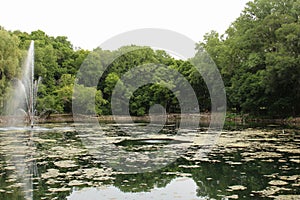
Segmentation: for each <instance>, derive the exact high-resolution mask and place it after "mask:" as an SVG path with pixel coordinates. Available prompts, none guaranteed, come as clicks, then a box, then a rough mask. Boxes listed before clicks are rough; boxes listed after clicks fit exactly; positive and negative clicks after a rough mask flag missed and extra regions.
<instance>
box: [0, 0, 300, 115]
mask: <svg viewBox="0 0 300 200" xmlns="http://www.w3.org/2000/svg"><path fill="white" fill-rule="evenodd" d="M299 16H300V2H299V1H298V0H283V1H278V0H254V1H250V2H249V3H248V4H247V6H246V7H245V8H244V10H243V11H242V13H241V15H240V17H238V18H237V19H236V20H235V21H234V22H233V23H232V24H231V25H230V27H228V29H227V30H226V32H225V33H217V32H216V31H211V32H208V33H207V34H206V35H205V36H204V37H203V41H201V42H199V43H198V44H196V45H195V47H196V50H197V54H196V56H195V58H191V59H190V60H180V59H175V58H173V57H172V56H170V55H169V54H167V53H166V52H165V51H163V50H154V49H151V48H150V47H137V46H134V45H132V46H124V47H121V48H120V49H118V50H115V51H107V50H102V49H100V48H96V49H94V50H93V51H89V50H83V49H75V48H74V47H73V46H72V44H71V42H70V41H69V40H68V38H67V37H65V36H58V37H52V36H48V35H47V34H46V33H45V32H43V31H41V30H37V31H33V32H31V33H26V32H21V31H7V30H5V29H4V28H2V27H0V108H1V110H0V111H1V112H3V106H4V100H5V98H6V96H7V94H8V92H9V91H10V90H11V82H12V81H13V79H15V78H18V77H19V76H20V71H21V66H22V62H23V59H24V56H25V54H26V50H27V48H28V46H29V44H30V41H31V40H34V41H35V78H36V79H37V78H38V77H42V84H41V85H40V86H39V93H38V103H37V110H38V112H39V113H41V112H43V111H45V110H54V111H56V112H58V113H71V112H72V95H73V88H74V84H75V82H76V83H77V84H79V85H80V86H79V87H78V88H79V89H80V91H82V92H83V93H82V94H83V96H82V97H81V98H82V103H83V104H84V106H85V107H84V108H82V109H85V110H86V112H87V113H89V112H91V111H92V110H96V112H97V114H111V96H112V93H113V90H114V88H115V86H116V84H117V83H120V84H122V77H123V75H124V74H126V72H128V71H130V70H131V69H133V68H135V67H137V66H149V68H148V69H149V70H150V69H151V67H153V65H154V66H157V67H159V66H166V67H167V68H169V69H174V70H177V71H178V72H179V73H180V74H182V75H183V77H184V78H185V79H186V80H188V82H189V83H190V84H191V86H192V88H193V90H194V91H195V94H196V96H197V99H198V101H199V105H200V106H199V107H200V109H201V111H209V110H210V109H211V108H210V106H211V105H210V104H211V100H210V94H209V92H208V88H207V85H206V83H205V81H204V80H203V78H202V77H201V74H200V73H199V72H198V71H197V70H196V69H195V67H194V66H193V64H195V63H198V64H199V63H200V64H201V65H202V66H204V68H205V69H206V72H205V73H207V74H208V75H209V73H210V69H211V66H210V64H209V63H207V62H206V58H205V56H199V55H202V53H203V52H204V51H205V52H207V53H208V54H209V56H210V57H211V58H212V60H213V61H214V62H215V63H216V65H217V67H218V69H219V71H220V73H221V75H222V78H223V81H224V84H225V87H226V93H227V102H228V108H229V110H232V111H235V112H239V113H250V114H253V115H269V116H275V117H288V116H298V115H299V114H300V104H299V102H300V56H299V53H300V22H299ZM87 58H88V59H87ZM115 58H116V59H115ZM113 59H114V60H113ZM81 68H84V69H85V70H81V71H78V70H79V69H81ZM167 68H166V69H167ZM145 69H147V67H146V68H145ZM153 73H154V74H153V75H154V76H156V77H157V80H156V82H154V83H151V84H146V85H144V86H142V87H140V88H138V89H137V90H136V91H135V92H134V93H132V94H130V92H129V89H130V88H126V87H125V88H124V91H123V92H124V94H120V95H129V94H130V95H131V97H130V113H131V114H133V115H145V114H147V113H148V111H149V108H150V107H151V106H152V105H154V104H161V105H162V106H163V107H165V108H166V110H167V112H169V113H176V112H180V103H179V102H178V99H177V98H176V94H174V93H173V92H172V91H171V90H170V88H171V89H172V88H175V87H176V85H177V84H180V83H178V81H177V82H176V80H175V79H174V77H168V76H170V74H169V73H168V70H164V69H163V68H159V70H157V71H155V72H153ZM100 74H101V76H99V75H100ZM162 77H168V78H169V80H168V81H163V80H164V79H163V78H162ZM137 78H143V77H137ZM210 81H211V83H213V77H211V80H210ZM161 83H163V84H161ZM165 86H168V87H165ZM91 93H96V95H95V101H90V96H91V95H90V94H91ZM187 98H188V96H187ZM91 102H94V103H95V105H91ZM120 103H122V102H121V101H120ZM94 108H95V109H94Z"/></svg>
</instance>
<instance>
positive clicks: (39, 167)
mask: <svg viewBox="0 0 300 200" xmlns="http://www.w3.org/2000/svg"><path fill="white" fill-rule="evenodd" d="M51 126H52V125H51V124H49V125H44V126H43V127H44V128H40V129H36V130H34V131H28V130H22V129H16V128H14V129H9V128H5V129H4V128H3V129H0V173H1V177H0V199H53V198H57V199H93V198H94V199H96V198H98V199H99V198H101V199H110V198H116V199H126V198H127V199H176V198H177V199H212V198H214V199H222V198H223V199H226V198H241V199H249V198H253V199H260V198H261V199H265V198H275V197H278V196H279V195H294V197H295V198H296V199H297V198H298V197H299V195H300V189H299V188H300V187H299V186H300V174H299V171H300V170H299V168H300V166H299V163H300V150H299V149H300V148H299V147H300V140H299V130H298V129H295V128H287V127H285V131H284V134H283V131H282V127H273V126H272V127H270V128H269V129H265V128H264V129H253V128H251V129H245V130H242V129H241V127H239V130H231V131H225V132H223V133H222V134H221V137H220V138H219V141H218V143H217V144H216V145H215V146H214V148H213V149H212V150H211V151H210V152H206V153H205V154H203V152H205V150H206V148H205V145H203V144H201V141H203V140H202V139H201V137H202V136H204V135H205V132H204V131H203V132H202V130H199V131H197V132H195V131H191V132H189V131H186V134H187V138H191V137H194V136H195V135H197V138H196V140H195V141H196V142H195V141H194V143H193V144H192V145H190V144H189V146H184V149H185V151H184V154H181V155H180V156H179V157H177V158H176V159H174V161H173V162H170V163H167V164H166V165H164V166H163V167H162V168H159V169H156V170H152V171H146V172H142V173H132V172H131V173H129V172H124V171H118V170H116V168H114V167H113V166H112V165H111V163H109V162H108V160H107V159H103V156H105V155H103V154H102V155H100V154H99V152H101V151H102V150H103V149H102V148H103V147H101V148H100V147H99V144H102V143H101V141H102V139H103V138H105V139H106V141H109V142H110V143H109V145H108V146H110V148H115V150H116V149H117V148H122V150H123V151H129V152H131V153H135V152H138V151H139V152H141V151H140V150H141V148H143V149H142V150H143V151H142V152H151V151H156V150H157V149H158V148H161V146H162V145H169V147H171V146H172V145H173V144H172V145H170V144H168V142H167V143H162V144H161V143H157V144H149V143H146V144H143V145H134V144H131V143H128V144H129V145H128V146H126V145H125V143H124V144H123V145H121V146H117V145H116V147H114V146H113V144H115V143H116V142H117V141H119V142H120V141H124V140H123V139H136V138H137V137H136V136H137V135H140V134H141V133H140V132H134V131H133V135H132V136H129V135H124V134H122V133H120V131H119V130H118V128H117V127H116V126H115V125H112V124H103V125H102V126H101V130H95V129H94V128H93V127H86V128H85V131H86V132H85V134H84V137H86V138H88V139H89V141H91V142H90V143H86V142H85V141H83V140H82V138H83V135H82V132H77V131H76V130H75V129H74V128H73V125H72V124H61V125H60V126H59V125H58V124H55V127H51ZM124 126H125V125H124ZM127 126H128V128H129V127H130V126H132V124H131V125H127ZM175 131H176V127H175V128H174V126H166V127H165V129H164V130H163V131H162V132H161V133H160V134H161V135H160V136H163V137H164V138H166V137H174V136H176V132H175ZM99 135H101V137H100V136H99ZM143 137H146V135H144V136H143ZM147 137H149V135H147ZM151 137H152V136H151ZM156 137H157V136H156ZM180 137H182V136H180ZM149 138H150V137H149ZM126 144H127V143H126ZM184 144H185V143H184ZM106 147H107V146H106ZM177 147H178V146H177ZM177 147H176V146H175V147H174V148H177ZM99 148H100V149H101V151H99ZM93 149H94V150H96V152H98V153H97V154H96V153H95V152H93V151H92V150H93ZM108 150H109V149H108ZM117 152H118V151H115V153H116V154H117ZM102 153H103V152H102ZM200 154H201V156H200V157H199V155H200ZM110 155H112V154H110ZM116 158H119V157H116ZM112 159H113V158H112ZM284 198H288V196H284Z"/></svg>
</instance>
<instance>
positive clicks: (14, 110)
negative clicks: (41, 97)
mask: <svg viewBox="0 0 300 200" xmlns="http://www.w3.org/2000/svg"><path fill="white" fill-rule="evenodd" d="M39 82H40V78H39V79H38V80H34V41H31V43H30V46H29V49H28V52H27V57H26V60H25V62H24V65H23V68H22V77H21V79H14V80H13V91H12V93H11V95H10V98H9V101H8V103H7V110H6V112H7V115H8V116H9V118H10V119H13V120H10V124H13V125H15V124H16V123H20V121H22V122H23V121H24V117H25V121H26V122H27V124H29V125H30V126H31V127H33V125H34V119H35V106H36V96H37V90H38V84H39Z"/></svg>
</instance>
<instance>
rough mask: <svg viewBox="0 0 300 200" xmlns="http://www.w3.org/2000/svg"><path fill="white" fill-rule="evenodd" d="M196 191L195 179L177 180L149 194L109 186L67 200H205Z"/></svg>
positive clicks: (78, 194) (77, 193) (84, 192)
mask: <svg viewBox="0 0 300 200" xmlns="http://www.w3.org/2000/svg"><path fill="white" fill-rule="evenodd" d="M123 183H124V182H123ZM141 186H143V185H140V186H139V187H141ZM144 186H145V185H144ZM196 190H197V185H196V183H195V182H194V181H193V179H191V178H175V179H173V180H172V181H171V182H170V183H168V184H167V185H165V186H164V187H155V188H153V189H149V191H147V192H130V191H126V190H122V188H118V187H116V186H108V187H104V188H97V189H96V188H86V189H83V190H81V191H73V193H72V194H71V195H70V196H69V197H68V198H67V199H68V200H75V199H78V200H80V199H82V200H83V199H89V200H93V199H141V200H147V199H157V200H160V199H189V200H199V199H203V198H200V197H197V192H196Z"/></svg>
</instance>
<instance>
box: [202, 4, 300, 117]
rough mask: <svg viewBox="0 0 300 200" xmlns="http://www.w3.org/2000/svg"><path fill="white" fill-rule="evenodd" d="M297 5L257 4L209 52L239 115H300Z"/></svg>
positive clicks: (207, 42)
mask: <svg viewBox="0 0 300 200" xmlns="http://www.w3.org/2000/svg"><path fill="white" fill-rule="evenodd" d="M299 14H300V9H299V1H296V0H284V1H277V0H255V1H253V2H249V3H248V4H247V7H246V8H245V9H244V11H243V13H242V14H241V16H240V17H239V18H238V19H237V20H236V21H235V22H233V23H232V25H231V26H230V27H229V28H228V29H227V31H226V33H225V34H224V35H223V36H219V35H218V34H217V33H216V32H212V33H210V34H207V35H206V36H205V38H204V42H203V43H200V44H199V46H200V47H203V48H205V49H206V50H207V51H208V52H209V54H210V55H211V56H212V58H213V59H214V61H215V62H216V63H217V65H218V67H219V68H220V70H221V73H222V76H223V78H224V81H225V85H226V91H227V95H228V100H229V106H230V107H231V108H234V109H236V110H238V111H240V112H244V113H252V114H269V115H272V116H295V115H299V114H300V106H299V103H298V102H299V101H300V91H299V88H300V82H299V80H300V67H299V66H300V63H299V61H300V60H299V53H300V51H299V49H300V48H299V47H300V46H299V45H300V40H299V38H300V28H299V27H300V22H299Z"/></svg>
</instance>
